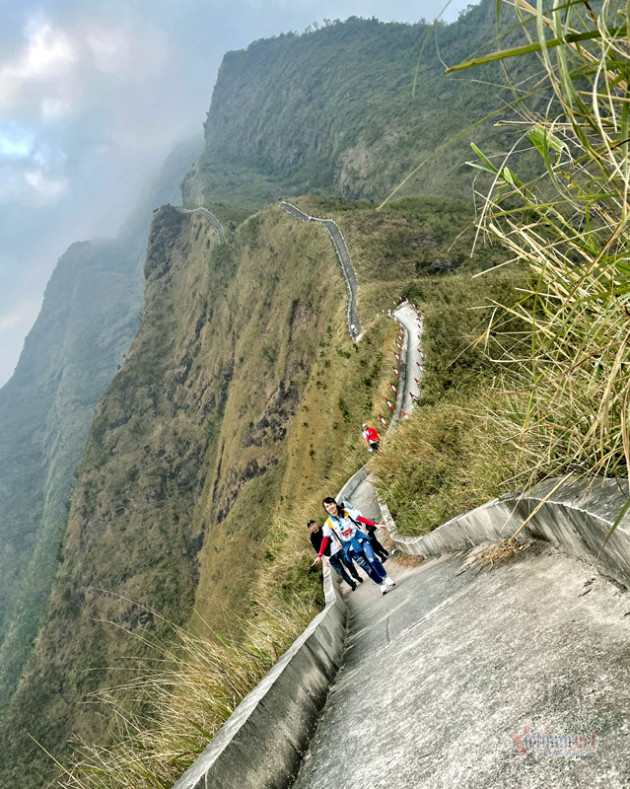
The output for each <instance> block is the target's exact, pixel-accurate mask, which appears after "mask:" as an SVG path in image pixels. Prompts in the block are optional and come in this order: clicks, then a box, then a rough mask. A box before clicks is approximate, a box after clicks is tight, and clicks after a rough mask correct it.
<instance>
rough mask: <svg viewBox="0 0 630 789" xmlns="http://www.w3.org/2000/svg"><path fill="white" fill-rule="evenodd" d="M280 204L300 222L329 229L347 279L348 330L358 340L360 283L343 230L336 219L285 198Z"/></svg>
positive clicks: (359, 332)
mask: <svg viewBox="0 0 630 789" xmlns="http://www.w3.org/2000/svg"><path fill="white" fill-rule="evenodd" d="M278 206H279V207H280V208H281V209H282V210H283V211H286V213H287V214H290V215H291V216H293V217H295V218H296V219H299V220H300V222H318V223H319V224H321V225H324V226H325V227H326V229H327V230H328V233H329V235H330V239H331V241H332V243H333V246H334V248H335V252H336V253H337V258H338V260H339V263H340V265H341V270H342V271H343V275H344V277H345V280H346V287H347V289H348V302H347V311H346V320H347V323H348V331H349V333H350V336H351V337H352V339H353V340H358V339H359V338H360V336H361V322H360V320H359V313H358V312H357V294H358V292H359V283H358V281H357V275H356V273H355V270H354V267H353V265H352V260H351V259H350V253H349V252H348V247H347V246H346V242H345V241H344V238H343V236H342V234H341V230H339V227H338V226H337V223H336V222H335V221H334V219H319V218H317V217H315V216H309V215H308V214H305V213H304V211H300V209H299V208H297V207H296V206H294V205H293V204H292V203H287V202H286V201H285V200H281V201H280V202H279V203H278ZM353 327H354V331H353Z"/></svg>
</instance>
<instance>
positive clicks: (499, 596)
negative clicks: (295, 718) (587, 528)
mask: <svg viewBox="0 0 630 789" xmlns="http://www.w3.org/2000/svg"><path fill="white" fill-rule="evenodd" d="M368 488H369V483H367V487H363V488H362V489H359V490H357V492H356V493H355V495H353V497H352V501H353V503H355V504H356V505H357V506H359V508H363V509H364V510H365V514H366V515H369V514H371V515H372V516H375V515H376V514H377V513H376V511H375V510H374V499H371V498H370V497H371V494H370V492H369V489H368ZM370 507H372V510H370ZM464 558H465V557H464V556H463V555H450V556H445V557H442V558H440V559H435V560H432V561H428V562H425V563H424V564H422V565H420V566H419V567H415V568H412V569H409V568H402V567H400V566H396V563H395V559H391V558H390V559H389V560H388V561H387V564H386V567H387V569H388V572H389V573H390V575H391V576H392V577H393V578H394V579H395V580H396V581H397V587H396V588H395V589H393V590H392V591H391V592H390V593H389V594H388V595H386V596H384V597H382V596H381V595H380V593H379V590H378V588H377V587H376V585H374V584H372V583H371V582H370V581H369V580H367V579H366V581H365V583H363V584H362V585H361V586H360V587H359V589H358V590H357V592H355V593H353V594H351V593H349V590H348V597H347V601H348V604H349V607H350V619H351V624H350V631H349V636H348V640H347V645H346V653H345V656H344V661H343V664H342V667H341V669H340V671H339V674H338V676H337V680H336V682H335V684H334V686H333V688H332V690H331V693H330V695H329V698H328V701H327V704H326V708H325V711H324V714H323V717H322V720H321V722H320V725H319V727H318V730H317V733H316V735H315V737H314V738H313V741H312V744H311V748H310V751H309V753H308V755H307V756H306V759H305V761H304V764H303V767H302V770H301V772H300V774H299V776H298V778H297V780H296V781H295V783H294V785H293V789H390V788H391V789H394V788H395V789H422V788H424V787H427V789H429V788H430V789H456V788H457V787H462V788H463V787H467V788H468V789H494V788H495V787H496V789H506V788H507V787H509V788H510V789H512V788H513V787H528V788H533V787H541V788H542V787H545V788H547V787H553V788H556V787H558V788H560V789H564V787H566V788H567V789H568V788H569V787H593V786H602V787H610V788H612V787H630V738H629V736H628V735H629V734H630V715H629V713H630V683H629V682H628V679H629V672H628V668H629V667H630V599H628V595H627V594H626V593H625V592H622V591H620V590H619V589H618V588H616V586H614V585H613V584H612V583H610V582H609V581H608V580H606V579H604V578H603V577H601V576H598V575H596V574H594V572H593V570H592V569H591V568H590V567H588V566H587V565H585V564H582V563H580V562H577V561H575V560H572V559H568V558H566V557H565V556H563V555H561V554H557V553H555V552H554V551H553V549H550V548H548V547H543V546H542V545H534V546H532V547H531V548H530V549H529V550H527V551H524V552H522V553H520V554H518V557H517V558H516V559H514V560H512V561H511V562H508V563H507V564H505V565H499V566H498V567H496V568H495V569H493V570H491V571H487V570H484V571H482V572H481V573H479V574H477V570H476V569H467V570H464V571H462V567H463V564H464ZM477 567H478V565H475V566H474V568H477ZM527 727H529V730H530V731H529V732H528V731H527ZM528 733H529V734H530V736H533V735H534V734H536V733H539V734H540V736H541V739H540V743H541V747H542V744H543V743H544V742H545V740H543V739H542V736H543V735H544V734H547V735H564V740H559V739H558V740H555V741H554V740H553V739H551V740H550V739H549V736H548V738H547V741H546V742H547V744H549V745H552V746H553V745H562V744H563V743H564V744H565V745H566V744H567V742H568V740H567V739H566V735H573V737H575V736H582V735H585V736H588V737H589V739H587V740H583V741H582V743H581V744H582V746H585V747H583V748H582V750H581V751H580V753H581V755H572V756H568V755H544V754H543V753H539V752H538V751H539V749H538V748H532V749H530V750H529V751H528V752H527V753H525V755H521V754H520V753H519V749H518V747H517V742H518V743H520V744H521V746H522V747H523V746H524V749H525V750H526V749H527V746H529V745H532V742H531V741H529V742H528V741H527V739H522V738H523V736H525V735H527V734H528ZM593 733H594V735H595V740H594V743H595V745H594V747H592V746H591V745H590V743H592V740H591V739H590V736H591V735H592V734H593ZM513 738H514V739H513ZM519 738H521V739H519ZM589 751H591V752H592V753H589ZM593 751H594V752H593Z"/></svg>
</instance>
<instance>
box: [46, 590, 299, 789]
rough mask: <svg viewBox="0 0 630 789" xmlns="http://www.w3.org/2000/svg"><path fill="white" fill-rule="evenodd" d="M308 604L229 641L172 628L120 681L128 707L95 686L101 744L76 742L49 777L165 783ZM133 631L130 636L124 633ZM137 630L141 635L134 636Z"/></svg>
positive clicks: (275, 651) (252, 681)
mask: <svg viewBox="0 0 630 789" xmlns="http://www.w3.org/2000/svg"><path fill="white" fill-rule="evenodd" d="M312 615H313V611H312V610H311V609H310V608H308V607H307V606H301V607H300V610H299V611H297V610H292V611H291V612H288V611H287V612H284V613H277V612H276V615H275V618H274V619H270V618H268V619H267V621H266V622H265V624H264V625H261V626H260V627H258V628H255V627H251V626H250V628H249V637H248V638H246V639H245V640H244V641H243V642H238V643H237V642H235V641H231V640H228V639H226V638H223V637H221V636H215V637H214V638H211V637H208V636H207V635H204V636H200V635H196V634H194V633H191V632H190V631H188V630H185V629H183V628H175V640H173V641H172V642H171V643H167V644H161V645H157V656H156V657H155V658H154V659H152V660H145V661H140V662H139V664H138V666H137V676H138V678H137V680H136V681H133V680H132V681H131V682H129V684H128V686H127V687H126V688H125V690H126V691H127V695H128V697H130V698H132V699H133V701H134V703H133V704H132V705H131V706H133V708H134V709H138V708H142V707H143V706H144V708H145V709H146V710H147V712H146V713H144V714H143V713H138V712H134V713H133V714H131V713H129V712H128V711H127V709H126V708H123V707H121V706H120V705H119V703H118V702H116V701H115V698H116V696H118V695H119V693H120V691H121V688H120V687H117V688H115V689H114V691H115V693H113V694H110V693H108V692H107V691H105V692H99V694H98V697H97V699H96V700H95V701H96V702H97V703H101V704H103V705H105V706H106V707H110V708H111V709H113V712H114V714H115V717H116V720H117V726H116V733H115V735H114V738H113V742H112V743H111V744H109V745H108V746H100V745H99V746H94V745H91V744H89V743H86V742H78V743H75V758H74V761H73V765H72V767H70V768H67V769H66V768H63V767H61V765H59V767H60V773H61V774H60V777H59V779H58V780H57V783H56V785H57V786H60V787H64V788H65V789H70V788H71V787H73V788H74V789H167V788H168V787H171V786H172V785H173V784H174V783H175V781H177V779H178V778H180V777H181V775H182V773H183V772H184V771H185V770H186V769H187V768H188V767H189V766H190V765H191V764H192V763H193V762H194V761H195V759H196V758H197V757H198V755H199V754H200V753H201V751H203V749H204V748H205V746H206V745H207V744H208V742H209V740H211V739H212V737H213V736H214V735H215V734H216V733H217V731H218V730H219V729H220V728H221V726H222V725H223V723H224V722H225V721H226V720H227V719H228V718H229V717H230V715H231V714H232V713H233V712H234V710H235V709H236V707H237V706H238V704H239V702H240V701H241V699H242V698H243V697H244V696H245V695H246V694H247V693H248V692H249V691H250V690H252V688H254V687H255V686H256V685H257V683H258V682H259V681H260V680H261V679H262V677H263V676H264V675H265V674H266V673H267V672H268V671H269V669H270V668H271V667H272V666H273V664H274V663H275V662H276V660H277V659H278V657H279V656H280V655H281V654H282V653H284V652H285V651H286V649H287V648H288V647H289V646H290V645H291V644H292V642H293V641H294V640H295V638H296V637H297V636H298V635H299V633H300V632H302V630H303V629H304V627H305V626H306V624H307V623H308V622H309V621H310V619H311V618H312ZM130 637H133V636H130ZM136 637H140V638H142V637H143V636H141V635H140V636H137V635H136Z"/></svg>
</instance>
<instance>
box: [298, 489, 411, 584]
mask: <svg viewBox="0 0 630 789" xmlns="http://www.w3.org/2000/svg"><path fill="white" fill-rule="evenodd" d="M322 504H323V505H324V509H325V510H326V512H327V513H328V519H327V520H326V522H325V523H324V528H323V533H324V539H323V540H322V544H321V547H320V549H319V553H318V554H317V558H316V559H315V562H319V561H321V558H322V555H323V553H324V551H325V550H326V546H327V545H328V543H329V542H331V541H332V540H338V541H339V542H340V543H341V545H342V546H343V549H344V552H345V554H346V556H349V557H350V558H351V559H352V560H353V561H355V562H356V563H357V564H358V565H359V567H362V568H363V569H364V570H365V572H366V573H367V574H368V575H369V576H370V578H371V580H372V581H374V583H375V584H378V585H379V586H380V587H381V594H387V592H389V591H390V589H392V588H393V587H394V586H396V584H395V582H394V581H392V579H391V578H390V577H389V575H387V572H386V571H385V568H384V567H383V565H382V564H381V563H380V561H379V560H378V559H377V558H376V556H375V555H374V550H373V548H372V546H371V544H370V538H369V537H368V536H367V534H365V532H363V531H361V529H360V528H359V526H360V524H365V525H367V526H376V527H377V528H380V529H385V528H386V527H385V526H382V525H379V524H378V523H374V521H371V520H368V519H367V518H364V517H363V515H361V513H360V512H359V511H358V510H357V509H355V508H354V507H353V506H352V505H351V504H350V503H349V502H347V501H344V502H343V503H342V505H341V506H340V505H339V504H337V502H336V501H335V499H333V498H332V496H327V497H326V498H325V499H324V501H323V502H322ZM315 562H313V564H315Z"/></svg>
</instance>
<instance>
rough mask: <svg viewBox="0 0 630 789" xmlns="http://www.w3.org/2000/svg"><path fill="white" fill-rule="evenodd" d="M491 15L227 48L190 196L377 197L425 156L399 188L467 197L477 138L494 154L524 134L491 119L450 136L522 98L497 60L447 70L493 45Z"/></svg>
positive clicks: (473, 12)
mask: <svg viewBox="0 0 630 789" xmlns="http://www.w3.org/2000/svg"><path fill="white" fill-rule="evenodd" d="M495 10H496V9H495V4H493V3H488V2H483V3H481V4H480V5H478V6H474V7H471V8H470V9H469V10H468V12H467V13H466V14H463V15H462V16H461V17H460V19H459V20H458V21H457V22H456V23H453V24H451V25H438V26H437V27H436V28H435V29H433V30H432V29H431V26H430V25H428V24H426V23H423V22H419V23H418V24H416V25H408V24H398V23H387V24H386V23H383V22H379V21H378V20H376V19H369V20H366V19H358V18H356V17H355V18H351V19H349V20H348V21H347V22H344V23H333V24H329V25H328V26H324V27H322V28H321V29H319V30H317V31H316V32H311V33H307V34H305V35H301V36H297V35H285V36H280V37H278V38H273V39H266V40H261V41H256V42H254V43H253V44H251V45H250V46H249V47H248V48H247V49H246V50H244V51H239V52H228V53H227V54H226V55H225V57H224V59H223V64H222V66H221V69H220V71H219V76H218V79H217V84H216V86H215V89H214V92H213V95H212V104H211V106H210V111H209V113H208V117H207V120H206V123H205V141H206V142H205V148H204V151H203V153H202V155H201V157H200V159H199V161H198V163H197V166H196V168H195V169H194V170H192V171H191V173H190V174H189V176H188V178H187V180H186V184H185V196H186V198H187V199H188V200H189V201H190V202H194V201H195V200H196V199H197V197H198V196H201V195H203V196H204V197H205V199H207V200H225V201H228V202H240V203H245V204H248V203H249V204H253V205H258V206H260V205H262V204H264V203H267V202H269V201H271V200H276V199H278V198H280V197H286V196H288V195H296V194H307V193H320V194H322V193H323V194H328V193H333V194H338V195H340V196H344V197H351V198H370V199H374V200H377V201H379V202H380V201H382V200H384V199H385V198H386V197H387V196H388V195H389V194H390V192H391V191H392V190H393V189H394V188H395V187H396V186H397V185H398V184H399V183H400V182H401V181H402V180H403V178H405V177H406V176H407V175H408V174H409V173H410V172H411V171H412V170H413V169H414V168H415V167H416V166H417V165H418V164H419V163H421V162H423V161H425V160H426V162H427V163H426V165H424V166H423V167H422V168H421V169H420V170H419V171H418V173H417V175H416V176H415V177H413V178H412V179H410V181H409V182H408V183H407V184H406V185H405V187H404V189H403V191H402V194H428V195H444V196H449V197H459V198H465V199H470V194H471V184H472V174H473V171H472V170H471V169H470V168H469V167H466V165H465V162H466V160H467V159H470V158H471V155H470V147H469V143H470V141H471V140H472V141H477V142H478V143H479V142H480V141H482V140H483V144H484V150H485V151H486V153H488V154H490V155H492V154H496V153H499V152H501V151H503V152H504V151H505V150H506V146H507V147H509V146H510V145H511V144H512V142H514V140H515V139H516V138H515V137H512V136H510V135H506V133H505V130H504V129H503V130H498V129H496V128H495V127H494V120H495V119H494V118H489V119H488V120H486V121H485V122H483V123H482V124H481V125H480V126H479V127H478V128H474V129H471V131H470V133H468V134H466V135H464V136H463V137H462V138H461V139H459V140H455V139H454V138H455V137H456V136H457V135H458V134H459V133H460V132H462V131H463V130H464V129H466V128H467V127H469V126H471V127H472V126H474V124H476V123H477V122H479V121H481V120H482V119H483V118H484V116H486V115H488V114H489V113H492V112H493V111H496V110H497V109H498V108H499V107H501V105H503V104H506V103H508V102H509V101H511V100H512V99H513V98H514V96H513V94H512V93H511V91H509V90H507V89H505V88H501V87H500V86H501V85H502V84H504V83H505V77H504V74H503V73H502V69H501V67H500V66H499V65H489V66H486V67H484V68H480V69H476V70H475V73H474V78H471V76H470V75H468V74H466V75H464V76H461V75H459V76H446V75H445V74H444V69H445V66H446V65H453V64H455V63H458V62H459V61H460V60H462V59H464V58H465V57H467V56H469V55H470V53H471V52H475V51H483V50H487V49H489V48H492V47H493V39H494V38H495V37H496V18H495ZM503 19H504V20H506V16H505V13H504V17H503ZM505 24H507V21H505ZM427 34H430V37H429V39H428V41H427V43H426V46H424V44H425V39H426V36H427ZM421 52H422V57H421V60H420V63H419V68H418V73H417V80H416V81H415V93H414V95H413V96H412V90H413V88H414V79H415V72H416V66H417V64H418V58H419V55H420V53H421ZM521 68H522V67H521ZM521 73H522V72H521ZM451 138H453V143H452V144H450V145H448V146H447V147H446V148H445V150H444V151H442V152H441V153H440V148H441V147H442V146H443V144H445V143H446V142H448V141H449V140H450V139H451Z"/></svg>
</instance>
